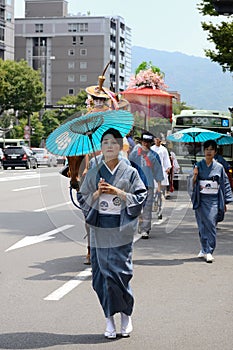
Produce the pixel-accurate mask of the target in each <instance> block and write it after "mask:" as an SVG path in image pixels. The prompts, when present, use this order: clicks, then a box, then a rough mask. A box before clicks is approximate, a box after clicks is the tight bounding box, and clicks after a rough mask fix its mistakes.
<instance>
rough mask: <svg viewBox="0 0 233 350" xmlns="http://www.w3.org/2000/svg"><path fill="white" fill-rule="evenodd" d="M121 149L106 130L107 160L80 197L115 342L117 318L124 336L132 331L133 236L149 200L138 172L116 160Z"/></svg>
mask: <svg viewBox="0 0 233 350" xmlns="http://www.w3.org/2000/svg"><path fill="white" fill-rule="evenodd" d="M122 147H123V138H122V136H121V134H120V132H119V131H118V130H116V129H112V128H111V129H108V130H107V131H106V132H105V133H104V134H103V135H102V138H101V151H102V153H103V160H102V161H101V162H100V163H99V164H97V165H96V167H94V168H92V169H90V170H89V171H88V172H87V174H86V177H85V179H84V181H83V184H82V186H81V188H80V192H79V193H78V195H77V198H78V201H79V203H80V205H81V208H82V211H83V213H84V216H85V219H86V222H87V223H88V224H89V225H90V246H91V265H92V285H93V288H94V290H95V291H96V293H97V295H98V298H99V301H100V303H101V306H102V308H103V311H104V314H105V317H106V322H107V326H106V331H105V337H107V338H116V327H115V322H114V315H115V314H116V313H121V334H122V336H124V337H127V336H129V335H130V333H131V331H132V329H133V327H132V320H131V314H132V311H133V304H134V298H133V294H132V290H131V288H130V285H129V282H130V280H131V278H132V275H133V266H132V247H133V237H134V233H135V232H137V224H138V216H139V214H140V213H141V209H142V205H143V202H144V200H145V199H146V196H147V191H146V188H145V186H144V184H143V182H142V180H141V179H140V176H139V174H138V172H137V170H136V169H134V168H132V167H131V166H130V165H128V164H126V163H125V162H124V161H123V160H120V159H119V158H118V155H119V152H120V150H121V149H122Z"/></svg>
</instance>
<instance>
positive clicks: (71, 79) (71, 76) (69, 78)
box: [68, 74, 75, 83]
mask: <svg viewBox="0 0 233 350" xmlns="http://www.w3.org/2000/svg"><path fill="white" fill-rule="evenodd" d="M68 81H69V82H70V83H73V82H74V81H75V76H74V74H69V75H68Z"/></svg>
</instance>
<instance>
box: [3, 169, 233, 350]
mask: <svg viewBox="0 0 233 350" xmlns="http://www.w3.org/2000/svg"><path fill="white" fill-rule="evenodd" d="M57 171H58V169H41V170H40V175H41V176H40V181H37V178H36V177H35V176H36V175H37V173H38V171H36V172H33V171H29V172H26V173H25V172H23V171H22V172H17V171H15V172H12V171H10V170H9V171H7V172H0V188H1V201H0V223H1V224H0V286H1V287H0V298H1V313H0V349H49V350H50V349H51V350H52V349H56V350H57V349H59V350H61V349H62V350H63V349H64V350H65V349H68V350H70V349H100V350H102V349H111V350H112V349H117V350H120V349H121V350H123V349H127V350H128V349H129V350H131V349H132V350H133V349H134V350H141V349H145V350H149V349H153V350H154V349H155V350H194V349H206V350H232V349H233V331H232V330H233V283H232V282H233V269H232V266H233V254H232V252H233V228H232V214H233V205H229V206H228V212H227V213H226V217H225V220H224V222H222V223H220V224H219V225H218V238H217V248H216V251H215V254H214V256H215V261H214V262H213V263H212V264H208V263H206V262H205V261H204V260H203V259H198V258H197V254H198V252H199V249H200V245H199V238H198V231H197V226H196V222H195V218H194V212H193V210H192V208H191V204H190V201H189V197H188V195H187V193H186V191H180V192H179V191H176V192H174V194H173V195H172V197H171V198H170V199H169V200H163V206H164V207H163V218H162V220H158V219H157V215H156V213H153V216H154V218H153V228H152V231H151V233H150V238H149V239H148V240H142V239H138V238H139V236H137V237H136V239H138V240H137V241H136V242H135V245H134V254H133V261H134V277H133V280H132V283H131V285H132V288H133V292H134V296H135V307H134V313H133V326H134V330H133V332H132V334H131V336H130V337H129V338H127V339H123V338H121V337H120V336H119V335H118V336H117V339H116V340H106V339H105V338H104V336H103V332H104V330H105V320H104V315H103V312H102V310H101V307H100V305H99V302H98V300H97V296H96V294H95V293H94V291H93V290H92V286H91V271H90V270H88V268H89V267H88V266H85V265H84V264H83V261H84V258H85V254H86V247H85V243H84V242H85V241H83V236H84V233H85V231H84V229H83V226H82V224H81V221H80V218H79V216H77V215H76V213H75V212H74V211H75V210H76V209H75V210H74V209H73V208H72V205H71V204H67V205H64V206H59V205H61V202H62V201H63V202H66V201H67V202H68V201H69V195H68V186H67V184H66V182H65V180H61V179H60V177H59V176H58V175H57V174H56V173H57ZM18 174H19V175H20V176H22V179H21V177H20V176H19V177H18V179H17V178H16V177H17V176H18ZM30 174H31V175H30ZM24 175H25V177H24ZM42 175H43V176H42ZM30 176H31V178H30ZM33 186H40V189H36V188H32V187H33ZM27 187H28V189H27ZM61 193H63V195H62V196H61ZM44 206H45V207H47V210H46V211H40V210H42V209H43V207H44ZM65 225H71V226H72V225H74V226H72V227H71V228H64V227H65ZM59 227H63V229H62V230H61V232H57V233H56V234H53V236H52V235H51V231H52V230H54V229H55V228H59ZM46 232H47V233H46ZM45 233H46V235H47V236H46V235H45ZM41 235H45V236H41ZM25 236H26V237H27V236H31V239H35V238H32V237H35V236H36V237H37V238H36V239H37V240H38V237H40V239H41V237H42V238H43V237H44V240H41V241H40V240H39V241H34V243H33V244H31V245H28V246H22V247H21V248H15V249H12V250H8V249H9V248H10V247H12V246H14V245H15V244H16V243H18V242H22V241H21V240H22V239H23V238H25ZM51 237H54V238H51ZM45 238H48V239H45ZM36 242H37V243H36ZM85 269H87V270H85ZM80 274H81V275H80ZM77 276H79V277H77ZM80 276H81V277H80ZM70 281H71V283H76V282H77V281H78V283H76V284H75V287H74V288H71V289H70V291H68V290H67V286H70ZM65 289H66V291H65ZM61 290H62V292H63V293H64V294H61ZM54 291H56V292H58V291H60V294H59V298H58V299H57V300H55V299H53V298H52V297H51V296H53V292H54ZM116 323H117V331H119V326H120V320H119V317H118V315H117V317H116Z"/></svg>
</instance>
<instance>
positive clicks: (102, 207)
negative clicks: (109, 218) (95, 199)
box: [99, 193, 121, 215]
mask: <svg viewBox="0 0 233 350" xmlns="http://www.w3.org/2000/svg"><path fill="white" fill-rule="evenodd" d="M99 213H100V214H108V215H109V214H111V215H120V213H121V199H120V197H118V196H116V195H113V194H106V193H103V194H101V195H100V197H99Z"/></svg>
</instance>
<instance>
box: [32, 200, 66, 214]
mask: <svg viewBox="0 0 233 350" xmlns="http://www.w3.org/2000/svg"><path fill="white" fill-rule="evenodd" d="M71 203H72V202H71V201H69V202H65V203H60V204H54V205H51V206H50V207H44V208H40V209H35V210H33V211H34V212H35V213H39V212H42V211H46V210H48V209H54V208H59V207H62V206H63V205H68V204H71Z"/></svg>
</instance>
